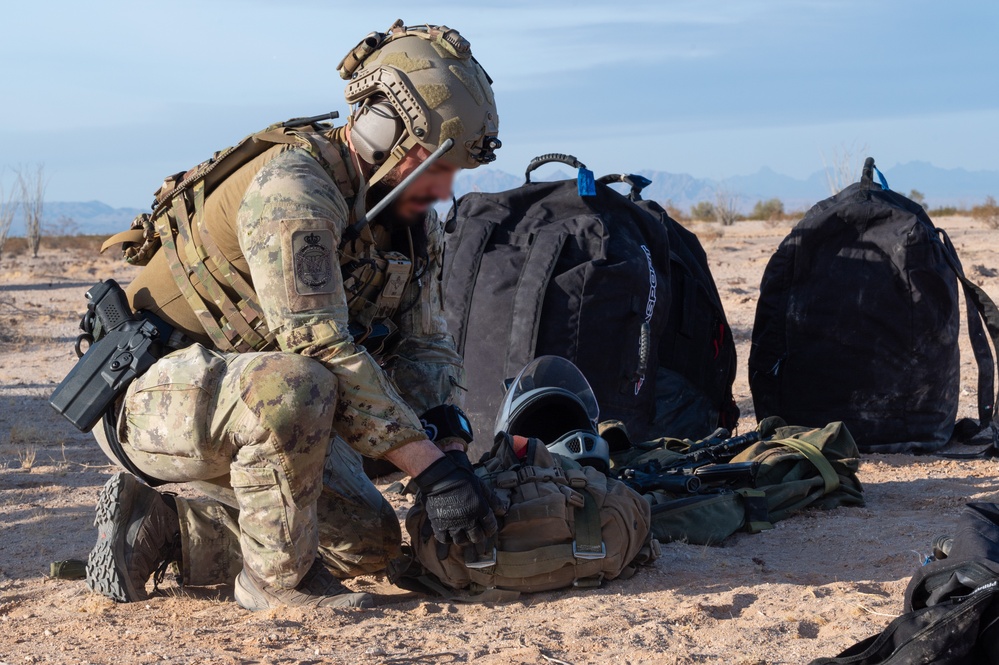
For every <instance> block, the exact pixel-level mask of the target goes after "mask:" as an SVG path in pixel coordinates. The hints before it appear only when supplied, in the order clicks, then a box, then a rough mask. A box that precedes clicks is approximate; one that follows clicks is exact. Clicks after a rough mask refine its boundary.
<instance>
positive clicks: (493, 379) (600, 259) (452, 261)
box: [444, 154, 734, 440]
mask: <svg viewBox="0 0 999 665" xmlns="http://www.w3.org/2000/svg"><path fill="white" fill-rule="evenodd" d="M553 161H556V162H562V163H566V164H569V165H571V166H573V167H574V168H577V169H579V175H578V177H577V178H576V179H572V180H562V181H557V182H538V183H532V182H530V173H531V171H533V170H534V169H535V168H537V167H538V166H541V165H542V164H545V163H548V162H553ZM526 176H527V177H526V180H527V181H526V182H525V184H524V185H523V186H521V187H518V188H516V189H512V190H509V191H505V192H499V193H492V194H490V193H479V192H474V193H470V194H466V195H465V196H463V197H461V199H459V200H458V201H457V202H456V204H455V206H454V208H452V210H451V213H450V215H449V220H448V225H449V227H450V228H453V229H455V231H454V232H453V233H452V234H451V235H450V236H449V237H448V239H447V250H446V255H445V260H444V292H445V310H446V315H447V320H448V327H449V330H450V331H451V333H452V334H453V335H454V336H455V340H456V341H457V344H458V351H459V353H461V354H462V356H463V357H464V359H465V370H466V387H467V388H468V392H467V393H466V400H465V410H466V412H467V413H468V415H469V417H470V419H471V420H472V422H473V424H474V425H475V427H476V429H477V431H479V432H490V431H491V430H492V425H493V418H494V417H495V414H496V412H497V410H498V407H499V404H500V401H501V400H502V397H503V393H504V390H505V389H504V385H503V382H504V381H505V380H506V379H508V378H511V377H513V376H515V375H516V374H517V373H518V372H519V371H520V370H521V368H522V367H524V366H525V365H526V364H527V363H528V362H530V361H531V360H533V359H534V358H536V357H538V356H542V355H556V356H561V357H563V358H567V359H568V360H571V361H572V362H573V363H575V364H576V365H577V366H578V367H579V369H580V370H581V371H582V372H583V374H584V375H585V376H586V378H587V380H588V381H589V382H590V385H591V386H592V387H593V390H594V392H595V394H596V397H597V401H598V403H599V404H600V408H601V414H600V417H601V419H617V420H621V421H622V422H624V423H625V424H626V425H627V428H628V431H629V432H630V433H631V434H632V436H633V437H634V438H635V439H637V440H643V439H648V438H655V437H656V436H659V435H663V434H665V433H667V432H670V433H671V435H673V434H675V435H684V436H688V435H689V436H698V435H700V436H703V435H705V434H707V433H708V432H710V431H711V429H713V428H714V426H715V425H716V424H717V421H718V418H719V413H718V412H719V411H720V410H721V408H720V406H721V405H720V404H712V405H710V407H711V408H713V413H712V414H711V415H709V416H708V417H706V418H701V419H702V420H705V421H706V422H705V423H704V424H703V425H699V426H696V427H695V429H703V430H704V431H692V432H687V431H686V430H684V431H682V432H673V431H672V429H671V427H670V425H671V424H673V423H674V422H675V421H676V416H677V414H681V413H683V411H684V410H683V409H677V408H676V404H677V403H678V402H681V401H683V400H687V401H688V403H694V402H695V401H696V400H695V398H694V397H692V396H693V395H694V394H697V395H700V392H699V391H701V390H704V389H703V388H701V386H700V385H698V382H699V377H698V376H694V377H681V380H680V381H674V380H672V379H673V377H674V376H679V374H677V372H681V371H682V365H683V363H682V362H681V363H678V364H679V367H680V369H678V370H676V372H671V373H669V372H668V373H667V374H665V376H666V377H667V378H665V379H663V380H660V379H661V378H662V377H664V372H665V371H667V370H669V369H670V368H671V365H670V362H669V359H668V357H666V355H664V354H665V353H669V352H670V351H671V349H672V347H670V346H669V345H666V346H664V342H663V340H664V339H667V338H668V337H669V334H668V329H669V326H670V322H671V321H672V317H673V312H672V309H671V300H672V298H675V297H676V296H675V289H674V288H673V285H672V281H671V280H672V279H674V278H675V275H673V274H672V273H671V270H673V269H675V268H673V267H672V263H671V253H670V250H671V246H670V242H671V235H670V232H669V230H668V228H667V225H666V222H667V220H668V221H672V220H669V218H668V216H666V215H665V214H664V213H663V215H662V216H661V217H660V216H659V215H657V214H655V213H652V212H650V210H648V209H647V208H645V207H643V204H645V202H636V201H633V200H630V199H629V197H626V196H624V195H622V194H620V193H618V192H616V191H614V190H613V189H612V188H611V187H609V186H608V185H607V184H606V182H605V180H607V179H603V178H602V179H601V180H600V181H594V179H593V174H592V173H591V172H590V171H588V170H587V169H586V168H585V167H584V166H583V165H582V164H581V163H580V162H579V161H578V160H576V159H575V158H574V157H571V156H569V155H560V154H552V155H544V156H542V157H538V158H536V159H535V160H533V161H532V162H531V164H530V165H529V166H528V168H527V173H526ZM615 178H617V179H619V177H615ZM612 179H614V178H612ZM646 184H647V181H646ZM639 189H640V187H639ZM636 193H637V192H636ZM634 198H637V196H636V197H634ZM694 241H695V242H696V239H695V240H694ZM681 253H683V252H681ZM701 254H703V251H702V252H701ZM704 268H705V271H704V272H706V268H707V266H706V262H705V265H704ZM698 274H700V271H698ZM707 275H708V279H710V272H707ZM711 288H712V289H713V283H712V285H711ZM688 290H690V291H692V292H695V291H696V285H694V284H691V286H690V288H689V289H688ZM687 305H689V303H687ZM687 305H685V306H687ZM719 306H720V303H719ZM706 318H708V319H710V321H709V323H708V324H707V325H706V326H702V327H705V328H706V329H707V332H705V333H704V334H705V335H708V334H714V335H715V336H716V337H717V338H718V339H717V340H714V339H713V338H712V339H707V340H702V341H703V344H702V346H703V347H704V348H705V349H710V350H711V353H712V354H714V355H715V356H718V355H721V356H722V357H723V358H727V357H728V356H727V348H728V347H727V346H726V344H730V343H731V342H730V340H731V334H730V333H728V326H727V323H726V322H725V320H724V314H723V313H721V316H720V317H718V316H716V314H715V312H714V311H712V312H711V313H710V316H707V317H706ZM689 322H690V323H691V324H693V323H694V319H693V318H691V319H690V321H689ZM689 327H690V330H689V331H688V330H685V331H684V332H685V333H688V334H700V330H699V329H697V330H695V326H694V325H691V326H689ZM719 330H720V331H721V332H720V333H719V332H718V331H719ZM714 349H721V350H724V351H726V353H723V352H722V351H718V352H717V353H716V352H715V351H714ZM732 358H733V361H732V365H733V367H732V370H733V371H732V374H733V377H731V378H727V384H728V390H729V393H728V394H729V403H730V402H731V400H730V394H731V393H730V390H731V382H732V378H734V345H733V346H732ZM697 369H698V371H701V369H702V367H701V366H700V365H699V366H698V368H697ZM726 371H727V370H726ZM722 374H724V372H722ZM711 379H712V380H714V377H711ZM715 382H717V381H715ZM700 383H705V384H706V383H710V382H709V381H700ZM722 383H724V379H723V381H722ZM691 384H693V385H691ZM678 385H681V386H682V389H681V388H677V386H678ZM663 390H667V391H669V392H670V395H669V396H668V399H663V395H662V391H663ZM681 392H683V393H685V394H682V395H681V394H680V393H681ZM705 392H706V391H705ZM709 394H710V393H709ZM701 401H702V402H706V401H708V400H706V399H705V400H701ZM664 404H666V405H667V407H668V408H667V409H663V408H661V407H662V406H663V405H664ZM660 411H662V413H660ZM666 411H668V413H667V412H666ZM726 413H727V414H728V416H729V417H731V408H728V409H726ZM684 426H686V425H684Z"/></svg>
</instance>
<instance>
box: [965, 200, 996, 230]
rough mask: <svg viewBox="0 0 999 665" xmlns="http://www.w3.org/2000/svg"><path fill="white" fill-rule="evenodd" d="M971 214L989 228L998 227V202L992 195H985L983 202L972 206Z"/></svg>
mask: <svg viewBox="0 0 999 665" xmlns="http://www.w3.org/2000/svg"><path fill="white" fill-rule="evenodd" d="M971 216H972V217H973V218H975V219H977V220H978V221H980V222H983V223H984V224H985V226H987V227H988V228H990V229H999V203H996V200H995V197H993V196H986V197H985V203H983V204H981V205H977V206H975V207H974V208H972V209H971Z"/></svg>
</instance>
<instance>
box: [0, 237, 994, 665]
mask: <svg viewBox="0 0 999 665" xmlns="http://www.w3.org/2000/svg"><path fill="white" fill-rule="evenodd" d="M937 222H938V224H940V225H941V226H943V227H945V228H947V229H948V230H949V231H950V233H951V235H952V237H953V239H954V241H955V244H956V245H957V247H958V250H959V252H960V253H961V256H962V259H963V261H964V265H965V268H966V270H967V272H968V273H969V274H970V275H971V276H972V278H973V279H975V280H976V281H978V282H980V283H982V284H983V285H984V287H985V288H986V290H988V291H990V292H991V293H992V294H994V295H999V277H997V276H996V270H997V269H999V261H997V259H996V257H997V256H999V253H997V252H999V233H997V232H996V231H990V230H987V229H985V228H984V227H983V226H981V225H980V224H978V223H976V222H974V221H973V220H970V219H966V218H949V219H942V220H937ZM789 226H790V223H787V224H782V225H777V226H770V225H767V224H764V223H762V222H742V223H737V224H736V225H734V226H731V227H727V228H724V229H717V228H715V227H714V226H713V225H695V228H696V229H697V230H698V231H699V233H700V234H701V235H702V237H703V239H704V241H705V247H706V249H707V251H708V254H709V256H710V258H711V261H712V269H713V270H714V271H715V279H716V281H717V283H718V287H719V290H720V291H721V293H722V298H723V300H724V302H725V306H726V309H727V311H728V316H729V319H730V322H731V324H732V327H733V329H734V330H735V335H736V340H737V343H738V345H739V354H740V359H739V361H740V370H739V376H738V379H737V383H736V386H735V391H736V398H737V400H738V402H739V405H740V407H741V408H742V410H743V430H745V429H746V428H748V427H751V426H752V424H753V423H754V422H755V419H754V418H753V409H752V400H751V397H750V393H749V387H748V383H747V379H746V358H747V357H748V350H749V339H750V329H751V326H752V321H753V314H754V308H755V304H756V296H757V293H758V285H759V281H760V276H761V274H762V272H763V268H764V266H765V265H766V262H767V259H768V258H769V256H770V254H771V252H772V251H773V249H774V248H775V247H776V245H777V243H778V242H779V241H780V239H781V238H782V237H783V236H784V235H785V233H786V232H787V230H788V228H789ZM719 231H721V233H720V234H719ZM132 274H133V272H132V269H130V268H128V267H127V266H124V264H121V263H119V262H118V261H117V260H116V258H115V257H99V256H97V255H96V253H95V252H94V250H93V247H92V246H91V247H90V248H83V249H75V250H73V249H59V250H57V249H53V248H51V247H45V246H44V245H43V250H42V252H41V254H40V256H39V257H38V258H37V259H31V258H30V257H28V256H26V255H23V254H22V255H18V256H11V255H9V253H8V255H5V256H3V257H2V259H0V525H2V532H0V534H2V535H0V663H4V664H9V665H14V664H18V663H73V664H84V663H90V664H94V663H202V664H208V663H219V664H222V663H225V664H240V665H250V664H256V663H282V664H291V663H298V664H305V663H371V664H375V663H386V664H411V663H412V664H416V663H421V664H422V663H473V662H474V663H476V664H482V665H485V664H491V663H538V664H541V665H544V664H545V663H556V664H558V663H572V664H574V665H582V664H583V663H622V664H624V663H631V664H638V663H735V664H741V665H750V664H756V663H802V662H807V661H809V660H810V659H812V658H815V657H819V656H831V655H835V654H836V653H838V652H839V651H840V650H842V649H843V648H845V647H847V646H849V645H851V644H853V643H854V642H856V641H858V640H860V639H862V638H864V637H866V636H868V635H871V634H873V633H876V632H879V631H880V630H881V629H882V628H883V627H884V626H885V625H887V623H888V622H889V621H890V620H891V619H892V617H894V616H896V615H897V614H898V613H899V612H900V611H901V609H902V592H903V590H904V588H905V585H906V582H907V581H908V579H909V577H910V576H911V575H912V573H913V571H914V569H915V568H916V567H917V566H918V565H919V564H920V562H921V561H922V559H923V557H924V556H925V555H926V554H927V553H928V551H929V549H930V542H931V540H932V539H933V538H934V537H935V536H937V535H939V534H941V533H947V532H948V531H949V530H950V528H951V525H952V524H953V523H954V520H955V517H956V515H957V514H958V511H959V510H960V507H961V506H962V505H963V504H964V503H966V502H968V501H990V502H991V501H999V487H997V483H996V477H997V471H999V469H997V465H996V461H994V460H976V461H953V460H945V459H941V458H937V457H914V456H906V455H887V456H878V455H872V456H868V457H866V458H865V459H864V462H863V465H862V467H861V471H860V478H861V480H862V481H863V483H864V486H865V488H866V499H867V505H866V507H864V508H849V509H846V508H841V509H838V510H835V511H830V512H816V511H810V512H804V513H802V514H799V515H797V516H795V517H793V518H791V519H788V520H786V521H784V522H781V523H779V524H778V525H777V528H775V529H774V530H772V531H767V532H764V533H761V534H758V535H748V534H738V535H736V536H734V537H732V538H731V539H730V540H729V541H727V542H726V543H725V544H724V545H723V546H719V547H698V546H691V545H686V544H680V543H671V544H669V545H666V546H664V548H663V557H662V558H661V559H660V560H659V561H658V562H657V563H656V564H655V565H654V566H653V567H649V568H645V569H643V570H641V571H640V572H639V574H638V575H636V576H635V577H634V578H632V579H631V580H628V581H613V582H609V583H606V584H605V585H604V587H603V588H600V589H597V590H586V591H571V590H567V591H558V592H551V593H540V594H534V595H528V596H524V597H522V600H520V601H518V602H514V603H510V604H505V605H491V604H486V605H477V604H453V603H450V602H440V601H437V600H434V599H430V598H422V597H415V596H412V595H409V594H405V593H402V592H400V591H398V590H395V589H393V588H392V587H391V586H390V585H389V584H388V583H387V582H386V581H385V580H384V579H382V578H363V579H357V580H354V581H353V582H352V583H351V586H353V587H354V588H355V589H359V590H361V589H363V590H368V591H371V592H374V593H378V594H380V595H379V605H378V606H377V607H376V608H375V609H371V610H353V611H348V610H327V611H304V610H298V609H281V610H275V611H270V612H264V613H259V614H253V613H250V612H246V611H244V610H242V609H241V608H240V607H238V606H237V605H236V604H235V603H234V602H232V590H231V588H218V589H209V590H203V589H202V590H197V591H193V590H180V589H178V588H177V587H176V586H175V585H174V584H173V583H172V582H169V583H168V584H167V587H166V588H165V589H163V590H162V591H161V593H159V594H158V595H156V596H154V597H153V598H151V599H150V600H149V601H148V602H143V603H137V604H131V605H116V604H115V603H113V602H111V601H110V600H107V599H105V598H103V597H101V596H98V595H95V594H92V593H90V591H89V590H88V589H87V587H86V585H85V583H84V582H82V581H62V580H53V579H49V578H48V577H47V573H48V569H49V563H50V562H51V561H57V560H61V559H68V558H86V555H87V553H88V552H89V550H90V548H91V546H92V544H93V541H94V538H95V535H96V530H95V529H94V528H93V526H92V522H93V504H94V500H95V498H96V496H97V493H98V490H99V489H100V487H101V486H102V485H103V483H104V481H105V480H106V479H107V477H108V476H109V475H110V474H112V473H113V472H114V468H112V467H111V466H110V465H109V464H108V463H107V461H106V460H105V459H104V457H103V456H102V454H101V453H100V451H99V450H98V449H97V447H96V445H95V444H94V443H93V442H92V441H91V440H90V439H89V437H88V436H87V435H84V434H81V433H79V432H77V431H75V430H74V429H73V428H72V426H70V425H69V424H68V423H67V422H66V421H64V420H63V419H62V418H61V417H60V416H58V415H57V414H56V413H55V412H54V411H53V410H52V409H51V408H50V407H49V406H48V404H47V401H48V396H49V394H50V393H51V392H52V390H53V388H54V387H55V385H56V384H57V383H58V382H59V381H60V380H61V378H62V377H63V376H64V375H65V374H66V372H67V371H68V370H69V368H70V367H71V366H72V364H73V362H74V354H73V351H72V341H73V338H74V336H75V334H76V327H77V324H78V321H79V315H80V311H81V310H82V309H83V308H84V301H83V293H84V291H86V289H87V288H89V287H90V286H91V285H92V284H93V283H94V282H96V281H97V280H98V279H99V278H105V277H108V276H114V277H116V278H117V279H119V281H128V280H129V279H130V276H131V275H132ZM975 372H976V369H975V366H974V362H973V361H972V359H971V354H970V350H969V348H968V347H967V344H965V345H964V348H963V351H962V387H963V390H962V400H964V402H963V403H962V414H963V415H972V414H973V410H974V409H973V405H974V401H975V394H974V393H975V385H976V382H975ZM396 504H397V508H398V511H399V514H400V515H404V513H405V510H406V507H407V504H406V502H405V500H404V499H399V500H398V501H396Z"/></svg>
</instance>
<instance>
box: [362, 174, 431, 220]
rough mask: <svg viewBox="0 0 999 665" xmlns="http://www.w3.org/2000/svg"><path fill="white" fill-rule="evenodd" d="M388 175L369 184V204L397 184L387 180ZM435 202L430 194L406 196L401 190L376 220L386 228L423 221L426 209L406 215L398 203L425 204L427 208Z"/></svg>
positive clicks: (385, 194)
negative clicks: (379, 180)
mask: <svg viewBox="0 0 999 665" xmlns="http://www.w3.org/2000/svg"><path fill="white" fill-rule="evenodd" d="M391 175H393V174H392V173H389V176H391ZM389 176H386V177H385V179H383V180H382V181H381V182H376V183H375V184H374V185H372V186H371V191H370V194H369V197H368V200H369V201H370V202H371V206H374V205H375V204H376V203H378V202H379V201H381V200H382V199H383V198H385V196H387V195H388V193H389V192H390V191H392V189H393V188H394V187H395V185H396V184H397V183H392V182H387V181H388V180H389ZM436 202H437V199H436V198H435V197H432V196H424V197H417V198H406V193H405V192H403V193H402V194H400V195H399V198H397V199H396V200H395V201H393V202H392V205H390V206H389V207H388V208H386V209H385V210H383V211H382V212H380V213H379V214H378V222H379V223H381V224H383V225H384V226H387V227H388V228H397V227H400V226H413V225H415V224H418V223H420V222H422V221H423V219H424V218H425V217H426V216H427V213H426V211H423V212H417V213H411V214H408V215H406V214H403V213H402V212H401V210H400V205H402V204H403V203H405V204H416V205H419V206H426V207H427V209H429V207H430V206H432V205H433V204H434V203H436ZM371 206H369V207H371Z"/></svg>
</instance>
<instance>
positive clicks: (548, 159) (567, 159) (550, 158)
mask: <svg viewBox="0 0 999 665" xmlns="http://www.w3.org/2000/svg"><path fill="white" fill-rule="evenodd" d="M552 162H559V163H562V164H565V165H566V166H571V167H572V168H574V169H585V168H586V164H584V163H583V162H581V161H579V160H578V159H576V158H575V157H573V156H572V155H569V154H566V153H564V152H549V153H547V154H544V155H538V156H537V157H535V158H534V159H532V160H531V163H530V164H528V165H527V170H526V171H524V184H525V185H526V184H527V183H529V182H531V171H534V170H535V169H537V168H539V167H542V166H544V165H545V164H551V163H552Z"/></svg>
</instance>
